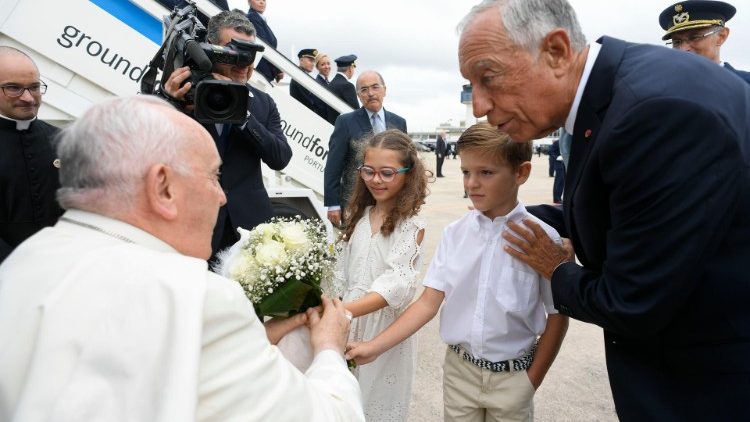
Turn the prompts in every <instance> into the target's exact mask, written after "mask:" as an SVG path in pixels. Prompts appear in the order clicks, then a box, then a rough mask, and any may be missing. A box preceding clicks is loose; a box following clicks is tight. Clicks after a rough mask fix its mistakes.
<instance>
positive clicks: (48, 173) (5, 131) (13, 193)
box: [0, 46, 62, 263]
mask: <svg viewBox="0 0 750 422" xmlns="http://www.w3.org/2000/svg"><path fill="white" fill-rule="evenodd" d="M46 90H47V86H46V85H45V84H44V83H43V82H41V81H40V79H39V70H38V69H37V67H36V64H34V62H33V61H32V60H31V58H30V57H28V56H27V55H26V54H25V53H23V52H21V51H20V50H17V49H15V48H12V47H6V46H0V263H1V262H2V261H3V260H5V258H6V257H7V256H8V255H9V254H10V253H11V251H12V250H13V249H14V248H15V247H16V246H18V244H20V243H21V242H23V241H24V240H26V238H28V237H29V236H31V235H32V234H34V233H36V232H37V231H39V230H40V229H42V228H44V227H46V226H50V225H52V224H54V223H55V222H56V221H57V218H58V217H59V216H60V215H61V214H62V209H61V208H60V206H59V205H58V204H57V201H56V200H55V192H56V191H57V188H59V187H60V181H59V179H58V168H59V167H60V161H59V160H57V154H56V153H55V146H54V140H55V135H56V134H57V132H58V129H57V128H56V127H54V126H52V125H50V124H48V123H45V122H43V121H41V120H38V119H37V118H36V116H37V113H38V111H39V106H40V105H41V103H42V94H44V92H45V91H46Z"/></svg>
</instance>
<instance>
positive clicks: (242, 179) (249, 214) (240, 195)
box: [164, 11, 292, 255]
mask: <svg viewBox="0 0 750 422" xmlns="http://www.w3.org/2000/svg"><path fill="white" fill-rule="evenodd" d="M208 33H209V41H210V42H211V43H213V44H218V45H227V44H228V43H229V42H230V41H231V40H232V39H238V40H241V41H254V40H255V31H254V29H253V26H252V24H250V22H249V21H248V20H247V18H246V17H245V15H244V14H243V13H241V12H239V11H230V12H222V13H219V14H218V15H216V16H214V17H212V18H211V20H210V21H209V23H208ZM210 34H217V36H218V38H217V39H212V38H211V35H210ZM213 71H214V77H215V78H217V79H224V80H230V79H231V80H232V81H234V82H240V83H247V81H248V79H250V76H251V75H252V72H253V67H252V65H248V66H244V67H240V66H234V65H225V64H216V65H214V69H213ZM189 76H190V69H189V68H187V67H183V68H179V69H177V70H175V71H174V72H173V73H172V76H170V77H169V79H168V80H167V82H166V84H165V86H164V91H165V92H166V94H168V95H170V96H171V97H172V98H174V99H178V100H182V99H183V98H184V97H185V94H186V93H187V92H188V90H189V89H190V86H189V84H186V85H185V86H182V87H180V85H181V84H182V83H183V82H184V81H185V80H186V79H187V78H188V77H189ZM248 88H249V89H250V98H249V99H248V111H249V113H248V117H247V121H246V122H245V123H244V124H241V125H237V124H228V123H225V124H206V125H204V126H205V128H206V129H207V130H208V132H209V133H211V136H213V138H214V140H215V141H216V147H217V149H218V151H219V155H220V156H221V160H222V165H221V179H220V182H221V187H222V188H223V189H224V192H225V193H226V197H227V203H226V205H224V206H223V207H221V209H220V210H219V216H218V219H217V222H216V226H215V227H214V234H213V240H212V243H211V245H212V250H213V255H215V254H216V252H218V251H220V250H222V249H224V248H226V247H228V246H230V245H232V244H234V243H235V242H236V241H237V240H239V234H238V233H237V227H242V228H245V229H248V230H249V229H251V228H253V227H255V226H257V225H258V224H260V223H262V222H264V221H267V220H268V219H269V218H271V217H272V216H273V210H272V207H271V201H270V199H269V198H268V192H266V189H265V187H264V186H263V177H262V173H261V163H265V164H266V165H268V167H270V168H271V169H273V170H282V169H283V168H284V167H286V165H287V164H288V163H289V160H291V158H292V149H291V147H290V146H289V144H288V143H287V141H286V137H285V136H284V133H283V132H282V130H281V119H280V117H279V111H278V109H277V108H276V103H275V102H274V101H273V99H272V98H271V96H269V95H268V94H266V93H264V92H262V91H260V90H258V89H256V88H254V87H252V86H250V85H248Z"/></svg>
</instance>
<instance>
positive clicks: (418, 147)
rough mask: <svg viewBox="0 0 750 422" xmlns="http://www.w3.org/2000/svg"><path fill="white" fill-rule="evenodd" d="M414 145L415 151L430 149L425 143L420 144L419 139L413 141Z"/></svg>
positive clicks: (427, 150)
mask: <svg viewBox="0 0 750 422" xmlns="http://www.w3.org/2000/svg"><path fill="white" fill-rule="evenodd" d="M414 146H415V147H416V148H417V151H420V152H430V151H432V150H431V149H430V147H428V146H427V145H424V144H422V143H421V142H419V141H414Z"/></svg>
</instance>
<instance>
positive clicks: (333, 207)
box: [328, 205, 341, 211]
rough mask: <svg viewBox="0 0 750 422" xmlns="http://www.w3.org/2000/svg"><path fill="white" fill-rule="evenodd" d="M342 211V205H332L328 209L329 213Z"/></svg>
mask: <svg viewBox="0 0 750 422" xmlns="http://www.w3.org/2000/svg"><path fill="white" fill-rule="evenodd" d="M340 209H341V205H331V206H330V207H328V211H339V210H340Z"/></svg>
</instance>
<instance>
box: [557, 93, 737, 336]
mask: <svg viewBox="0 0 750 422" xmlns="http://www.w3.org/2000/svg"><path fill="white" fill-rule="evenodd" d="M675 110H679V111H680V113H679V116H678V114H676V113H675ZM621 114H622V117H617V118H618V120H619V123H618V124H616V125H615V126H613V128H612V130H611V133H608V134H607V137H606V139H604V138H602V139H599V140H597V142H601V144H600V145H597V146H596V147H598V150H599V151H598V152H596V153H595V155H593V156H591V157H589V158H588V160H589V162H588V163H587V164H586V165H587V167H590V166H597V167H598V168H599V169H600V170H599V172H600V174H601V179H602V180H599V181H597V180H586V182H587V183H600V184H601V185H602V187H601V189H602V191H603V192H606V194H607V195H608V198H607V203H608V204H609V227H606V230H607V233H606V239H605V241H606V246H605V247H606V257H605V260H604V262H603V263H602V266H601V269H593V268H582V267H580V266H578V265H576V264H575V263H567V264H564V265H562V266H560V267H558V268H557V269H556V270H555V272H554V274H553V276H552V290H553V295H554V299H555V306H556V307H557V309H558V310H560V311H561V313H564V314H567V315H569V316H572V317H574V318H576V319H579V320H583V321H587V322H592V323H595V324H597V325H600V326H601V327H603V328H605V329H606V330H609V331H611V332H614V333H618V334H620V335H623V336H626V337H631V338H637V337H647V336H652V335H656V334H658V333H659V332H661V331H662V330H663V329H664V328H665V327H666V326H668V325H669V324H670V323H671V322H672V321H674V319H675V318H676V315H677V314H678V312H679V311H680V310H681V308H683V307H684V306H685V304H686V302H687V301H688V300H689V298H690V296H691V295H693V294H694V293H695V290H696V288H697V286H698V283H699V281H700V277H701V274H702V272H703V268H704V267H705V265H706V261H707V257H710V256H713V255H716V253H717V249H718V247H719V243H720V241H721V239H723V238H724V237H725V236H726V233H727V231H728V225H729V222H730V221H731V219H732V213H733V212H734V209H735V207H736V205H737V204H738V201H739V199H740V198H739V192H740V187H741V183H742V171H743V164H742V161H741V159H742V158H741V155H740V152H739V150H738V144H737V139H738V134H736V133H732V132H731V131H730V129H729V125H726V124H725V122H724V121H723V119H722V118H721V117H720V116H718V115H716V114H715V113H714V112H713V111H711V110H708V109H706V108H704V107H702V106H701V105H699V104H694V103H686V102H683V101H679V100H676V99H654V100H650V101H646V102H642V103H639V104H637V105H636V106H634V107H633V108H632V109H630V110H627V111H625V112H624V113H621ZM655 116H673V117H668V118H655ZM573 159H576V157H571V160H573ZM584 177H585V176H584ZM573 200H574V201H575V198H573ZM578 223H579V224H586V222H585V221H580V222H578ZM602 229H605V228H602ZM709 311H710V310H709Z"/></svg>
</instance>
